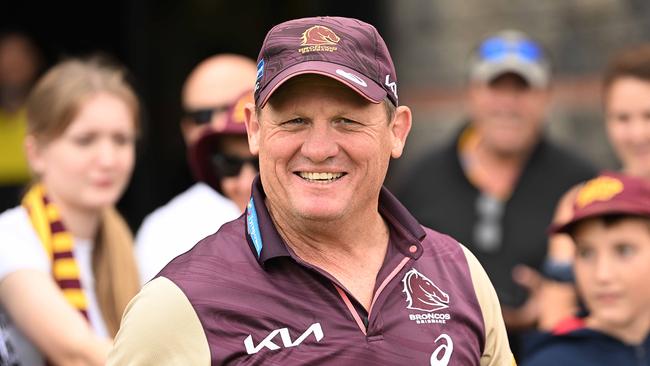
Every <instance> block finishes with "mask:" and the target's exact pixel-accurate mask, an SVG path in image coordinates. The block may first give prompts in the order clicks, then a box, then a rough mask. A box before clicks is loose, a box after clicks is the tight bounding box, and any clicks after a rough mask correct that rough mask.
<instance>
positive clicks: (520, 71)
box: [472, 58, 548, 88]
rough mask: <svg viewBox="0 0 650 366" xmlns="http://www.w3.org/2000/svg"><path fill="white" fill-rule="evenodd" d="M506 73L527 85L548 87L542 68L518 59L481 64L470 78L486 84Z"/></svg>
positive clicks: (546, 76)
mask: <svg viewBox="0 0 650 366" xmlns="http://www.w3.org/2000/svg"><path fill="white" fill-rule="evenodd" d="M507 73H514V74H517V75H519V76H521V77H522V78H523V79H524V80H526V82H528V84H529V85H531V86H534V87H536V88H543V87H545V86H547V85H548V72H547V71H546V70H544V67H543V66H541V65H539V64H535V63H530V62H526V61H522V60H520V59H518V58H509V59H504V60H501V61H498V62H495V61H492V62H489V61H484V62H481V63H479V64H478V65H476V66H475V67H474V68H473V73H472V78H473V79H474V80H479V81H482V82H486V83H488V82H490V81H492V80H494V79H495V78H496V77H498V76H500V75H503V74H507Z"/></svg>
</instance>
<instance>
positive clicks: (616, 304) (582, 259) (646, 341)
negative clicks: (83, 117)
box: [524, 173, 650, 366]
mask: <svg viewBox="0 0 650 366" xmlns="http://www.w3.org/2000/svg"><path fill="white" fill-rule="evenodd" d="M551 232H553V233H559V232H564V233H568V234H569V235H571V237H572V239H573V240H574V242H575V245H576V257H575V263H574V272H575V278H576V285H577V287H578V291H579V293H580V295H581V298H582V300H583V301H584V304H585V306H586V308H587V310H588V313H589V314H588V315H587V316H585V317H582V318H574V319H570V320H568V321H565V322H562V323H561V324H560V325H559V326H558V328H556V330H555V331H554V333H553V335H550V336H549V337H548V338H546V339H544V340H543V341H542V342H540V343H539V344H538V346H537V347H535V348H534V349H533V351H532V352H531V357H530V358H528V359H527V360H526V362H525V363H524V365H527V366H537V365H573V366H581V365H591V366H593V365H650V337H649V332H650V286H648V281H650V182H646V181H645V180H643V179H640V178H636V177H630V176H624V175H621V174H617V173H604V174H601V175H600V176H598V177H597V178H595V179H592V180H590V181H588V182H586V183H585V184H584V185H583V186H582V187H581V188H580V190H579V192H578V193H577V195H576V198H575V201H574V213H573V217H572V219H571V220H570V221H569V222H568V223H567V224H565V225H562V226H559V227H551Z"/></svg>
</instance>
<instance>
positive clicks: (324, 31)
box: [300, 25, 341, 46]
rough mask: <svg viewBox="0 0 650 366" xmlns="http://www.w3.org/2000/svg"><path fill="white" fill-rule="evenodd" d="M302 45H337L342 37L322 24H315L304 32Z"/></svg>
mask: <svg viewBox="0 0 650 366" xmlns="http://www.w3.org/2000/svg"><path fill="white" fill-rule="evenodd" d="M301 40H302V43H301V44H300V45H301V46H321V45H329V46H335V45H336V44H337V43H338V42H339V41H340V40H341V38H340V37H339V36H337V35H336V33H334V32H333V31H332V30H331V29H329V28H327V27H324V26H322V25H315V26H313V27H311V28H309V29H307V30H306V31H304V32H303V33H302V37H301Z"/></svg>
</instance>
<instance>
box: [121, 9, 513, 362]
mask: <svg viewBox="0 0 650 366" xmlns="http://www.w3.org/2000/svg"><path fill="white" fill-rule="evenodd" d="M246 127H247V130H248V140H249V146H250V150H251V152H252V153H253V154H259V164H260V174H259V177H258V178H257V179H256V180H255V182H254V183H253V187H252V197H251V199H250V201H249V204H248V207H247V209H246V213H245V215H244V216H242V217H241V218H239V219H238V220H236V221H233V222H231V223H229V224H226V225H224V226H222V228H221V229H220V230H219V232H217V233H216V234H215V235H213V236H210V237H208V238H206V239H204V240H203V241H201V242H200V243H199V244H197V245H196V246H195V247H194V248H193V249H192V250H190V251H189V252H187V253H186V254H184V255H182V256H180V257H178V258H176V259H175V260H173V261H172V262H171V263H170V264H169V265H167V267H165V269H163V271H162V272H161V273H160V274H159V276H158V277H157V278H156V279H154V280H153V281H151V282H150V283H149V284H147V285H146V286H145V287H144V289H143V290H142V292H141V293H140V294H139V295H138V296H137V297H136V299H135V300H134V301H133V302H132V304H131V305H130V307H129V310H128V311H127V312H126V314H125V316H124V319H123V323H122V329H121V331H120V334H119V335H118V337H117V338H116V341H115V349H114V350H113V352H112V354H111V358H110V362H109V363H110V364H114V365H145V364H146V365H148V364H156V365H189V364H191V365H208V364H212V365H221V364H231V363H233V364H235V363H237V364H265V365H370V364H372V365H379V364H381V365H405V364H418V365H419V364H424V365H433V366H441V365H504V364H511V363H512V354H511V352H510V349H509V347H508V341H507V338H506V334H505V328H504V325H503V320H502V318H501V312H500V308H499V304H498V300H497V298H496V294H495V292H494V289H493V288H492V285H491V284H490V282H489V280H488V278H487V276H486V274H485V272H484V271H483V269H482V268H481V266H480V265H479V264H478V262H477V261H476V259H475V258H474V257H473V256H472V255H471V254H470V253H469V252H468V251H467V250H466V249H465V248H464V247H462V246H461V245H460V244H459V243H458V242H456V241H455V240H453V239H451V238H450V237H447V236H444V235H441V234H439V233H436V232H434V231H432V230H430V229H428V228H425V227H422V226H421V225H420V224H419V223H418V222H417V221H416V220H415V219H414V218H413V217H412V216H411V215H410V214H409V212H408V211H407V210H406V209H405V208H404V207H403V206H402V205H401V204H400V203H399V202H398V201H397V200H396V199H395V198H394V197H393V196H392V195H391V194H390V193H389V192H388V191H387V190H386V189H385V188H383V186H382V184H383V181H384V178H385V176H386V171H387V169H388V164H389V161H390V159H391V158H398V157H399V156H400V155H401V154H402V150H403V148H404V144H405V142H406V137H407V135H408V133H409V130H410V128H411V112H410V110H409V108H408V107H405V106H399V104H398V97H397V79H396V75H395V69H394V67H393V62H392V60H391V58H390V54H389V53H388V49H387V48H386V45H385V43H384V41H383V40H382V38H381V37H380V36H379V34H378V33H377V31H376V29H375V28H374V27H373V26H371V25H369V24H367V23H364V22H361V21H359V20H355V19H348V18H338V17H320V18H305V19H297V20H292V21H288V22H285V23H282V24H280V25H278V26H276V27H274V28H273V29H272V30H271V31H270V32H269V33H268V35H267V37H266V39H265V41H264V44H263V46H262V50H261V52H260V56H259V58H258V71H257V81H256V84H255V104H254V105H253V104H252V103H251V104H250V105H248V107H247V109H246Z"/></svg>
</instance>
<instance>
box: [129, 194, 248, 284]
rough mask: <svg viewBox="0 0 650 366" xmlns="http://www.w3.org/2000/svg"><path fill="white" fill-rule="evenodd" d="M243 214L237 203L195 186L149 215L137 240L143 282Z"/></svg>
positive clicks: (136, 249) (139, 266) (136, 245)
mask: <svg viewBox="0 0 650 366" xmlns="http://www.w3.org/2000/svg"><path fill="white" fill-rule="evenodd" d="M240 215H241V211H240V210H239V207H237V205H235V203H234V202H232V201H231V200H229V199H227V198H226V197H224V196H222V195H221V194H219V192H217V191H215V190H214V189H212V188H210V187H209V186H208V185H206V184H204V183H196V184H194V185H193V186H192V187H190V188H189V189H187V190H186V191H185V192H183V193H181V194H179V195H178V196H176V197H174V198H173V199H172V200H171V201H169V202H168V203H167V204H166V205H164V206H162V207H159V208H158V209H156V210H155V211H154V212H152V213H151V214H149V215H148V216H147V217H146V218H145V219H144V221H143V222H142V226H141V227H140V230H138V234H137V235H136V238H135V253H136V258H137V260H138V268H139V269H140V279H141V280H142V281H143V282H147V281H149V280H150V279H152V278H153V277H154V276H155V275H157V274H158V272H160V270H161V269H163V267H165V265H167V263H169V261H171V260H172V259H174V258H176V257H177V256H178V255H180V254H183V253H185V252H186V251H188V250H190V249H192V247H193V246H194V244H196V243H198V242H199V241H200V240H201V239H203V238H205V237H206V236H208V235H211V234H214V233H215V232H216V231H217V230H219V228H220V227H221V225H223V224H224V223H226V222H228V221H232V220H234V219H236V218H237V217H239V216H240Z"/></svg>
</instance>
